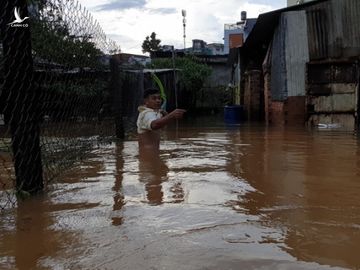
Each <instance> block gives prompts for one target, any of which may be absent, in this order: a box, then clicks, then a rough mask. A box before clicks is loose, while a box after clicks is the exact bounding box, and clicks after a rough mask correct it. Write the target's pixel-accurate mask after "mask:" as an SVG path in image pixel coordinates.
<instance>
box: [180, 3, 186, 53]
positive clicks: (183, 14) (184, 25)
mask: <svg viewBox="0 0 360 270" xmlns="http://www.w3.org/2000/svg"><path fill="white" fill-rule="evenodd" d="M181 14H182V16H183V27H184V36H183V37H184V52H185V48H186V42H185V38H186V34H185V27H186V19H185V17H186V10H185V9H183V10H182V11H181Z"/></svg>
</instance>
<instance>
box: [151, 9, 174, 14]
mask: <svg viewBox="0 0 360 270" xmlns="http://www.w3.org/2000/svg"><path fill="white" fill-rule="evenodd" d="M148 10H149V13H150V14H174V13H176V12H177V10H176V8H152V9H148Z"/></svg>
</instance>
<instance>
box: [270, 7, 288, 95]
mask: <svg viewBox="0 0 360 270" xmlns="http://www.w3.org/2000/svg"><path fill="white" fill-rule="evenodd" d="M285 28H286V19H285V17H284V16H283V14H282V15H281V18H280V22H279V25H278V26H277V28H276V29H275V33H274V37H273V41H272V56H271V99H272V100H273V101H284V100H285V99H286V98H287V83H286V58H285V31H284V29H285Z"/></svg>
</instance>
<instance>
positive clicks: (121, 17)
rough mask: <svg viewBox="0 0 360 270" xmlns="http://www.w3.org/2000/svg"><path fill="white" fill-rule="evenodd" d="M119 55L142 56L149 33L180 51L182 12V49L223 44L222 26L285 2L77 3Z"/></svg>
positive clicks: (152, 0)
mask: <svg viewBox="0 0 360 270" xmlns="http://www.w3.org/2000/svg"><path fill="white" fill-rule="evenodd" d="M79 2H80V3H81V5H83V6H85V7H86V8H87V9H88V10H89V11H90V12H91V13H92V15H93V17H94V19H96V20H97V21H98V22H99V24H100V25H101V27H102V28H103V30H104V32H105V33H106V34H107V36H108V37H109V38H111V39H113V40H114V41H116V42H117V43H118V44H119V45H120V47H121V50H122V52H124V53H134V54H142V51H141V44H142V42H143V40H144V39H145V37H146V36H148V35H150V34H151V32H155V33H156V34H157V38H159V39H160V40H161V45H174V46H175V48H181V49H182V48H183V47H184V45H183V44H184V43H183V23H182V19H183V17H182V15H181V10H182V9H185V10H186V46H187V47H190V46H191V45H192V40H193V39H202V40H204V41H205V42H207V43H213V42H216V43H223V37H224V24H225V23H236V22H237V21H239V20H240V12H241V11H242V10H245V11H247V15H248V18H256V17H257V16H258V15H259V14H260V13H264V12H268V11H271V10H275V9H279V8H284V7H285V6H286V0H222V1H220V0H79Z"/></svg>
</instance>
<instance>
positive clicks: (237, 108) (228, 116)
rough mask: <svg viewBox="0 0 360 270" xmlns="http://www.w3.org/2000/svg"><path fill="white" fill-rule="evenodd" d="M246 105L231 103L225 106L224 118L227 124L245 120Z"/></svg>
mask: <svg viewBox="0 0 360 270" xmlns="http://www.w3.org/2000/svg"><path fill="white" fill-rule="evenodd" d="M244 113H245V111H244V107H243V106H242V105H231V106H225V107H224V120H225V123H227V124H238V123H240V122H242V121H243V120H244Z"/></svg>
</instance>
